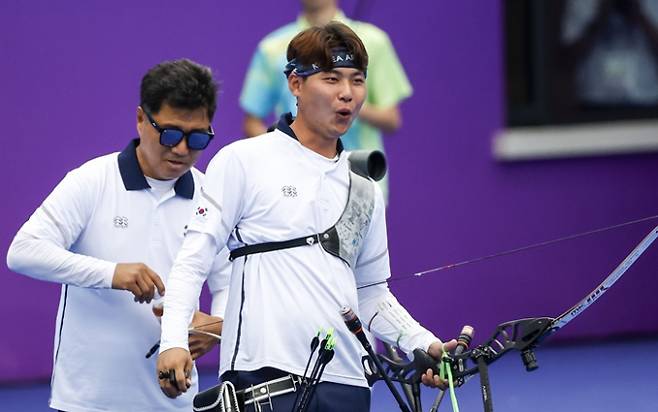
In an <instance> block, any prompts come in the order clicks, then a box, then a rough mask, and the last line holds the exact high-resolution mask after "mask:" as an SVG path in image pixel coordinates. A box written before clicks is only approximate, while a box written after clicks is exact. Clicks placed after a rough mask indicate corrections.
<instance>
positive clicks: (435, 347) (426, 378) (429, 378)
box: [420, 339, 457, 390]
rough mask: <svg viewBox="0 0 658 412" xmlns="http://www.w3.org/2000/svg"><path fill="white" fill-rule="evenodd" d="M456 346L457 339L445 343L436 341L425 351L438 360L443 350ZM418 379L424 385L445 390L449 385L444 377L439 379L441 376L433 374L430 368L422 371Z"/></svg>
mask: <svg viewBox="0 0 658 412" xmlns="http://www.w3.org/2000/svg"><path fill="white" fill-rule="evenodd" d="M456 347H457V341H456V340H455V339H453V340H451V341H449V342H445V343H442V342H440V341H437V342H434V343H432V344H431V345H430V347H429V349H428V350H427V353H429V354H430V356H432V357H433V358H434V359H436V360H438V361H440V360H441V356H443V352H450V351H452V350H454V349H455V348H456ZM420 380H421V381H422V382H423V384H424V385H426V386H429V387H431V388H439V389H441V390H445V389H446V388H447V387H448V385H449V382H448V381H447V380H446V379H441V377H440V376H439V375H438V374H435V373H434V372H433V371H432V369H428V370H427V371H426V372H425V373H423V375H422V376H421V377H420Z"/></svg>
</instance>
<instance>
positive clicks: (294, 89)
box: [288, 73, 304, 97]
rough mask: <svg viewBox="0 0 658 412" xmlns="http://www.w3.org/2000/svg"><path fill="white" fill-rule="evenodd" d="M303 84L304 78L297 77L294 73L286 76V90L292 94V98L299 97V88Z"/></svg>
mask: <svg viewBox="0 0 658 412" xmlns="http://www.w3.org/2000/svg"><path fill="white" fill-rule="evenodd" d="M303 84H304V78H303V77H300V76H298V75H297V74H295V73H291V74H290V76H288V89H289V90H290V93H292V95H293V96H295V97H299V95H300V93H301V87H302V85H303Z"/></svg>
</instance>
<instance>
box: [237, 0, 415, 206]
mask: <svg viewBox="0 0 658 412" xmlns="http://www.w3.org/2000/svg"><path fill="white" fill-rule="evenodd" d="M301 6H302V13H301V14H300V15H299V16H298V17H297V20H296V21H294V22H292V23H289V24H287V25H285V26H283V27H280V28H278V29H277V30H275V31H273V32H272V33H270V34H268V35H267V36H265V38H263V39H262V40H261V41H260V43H259V44H258V47H257V49H256V52H255V53H254V56H253V58H252V60H251V64H250V66H249V69H248V71H247V75H246V78H245V81H244V85H243V88H242V93H241V95H240V107H241V108H242V110H243V111H244V112H245V118H244V132H245V134H246V136H249V137H253V136H258V135H261V134H263V133H265V132H266V131H267V128H268V126H267V123H266V121H267V118H268V117H269V116H271V115H272V114H274V116H275V118H278V117H279V116H280V115H282V114H284V113H288V112H291V113H292V114H293V116H295V115H296V114H297V106H296V99H295V97H294V96H293V95H292V94H291V93H290V91H289V90H288V82H287V80H286V78H285V76H283V75H282V73H281V67H284V66H285V65H286V48H287V47H288V43H290V40H292V38H293V37H294V36H295V35H296V34H297V33H299V32H300V31H302V30H305V29H307V28H309V27H312V26H316V27H319V26H323V25H325V24H327V23H329V22H330V21H332V20H336V21H339V22H342V23H344V24H346V25H347V26H349V27H350V28H351V29H352V30H354V31H355V32H356V34H357V35H358V36H359V37H360V38H361V39H362V41H363V43H364V44H365V46H366V50H368V56H369V59H370V63H369V66H368V78H367V84H368V96H367V98H366V101H365V103H364V105H363V108H362V109H361V112H360V113H359V117H358V118H357V119H355V120H354V122H353V124H352V126H351V127H350V130H349V131H348V132H347V133H345V135H344V136H342V137H341V141H342V142H343V145H344V147H345V150H349V151H351V150H359V149H365V150H380V151H382V152H384V143H383V141H382V133H392V132H395V131H396V130H398V129H399V128H400V126H401V124H402V115H401V113H400V110H399V107H398V106H399V104H400V103H401V102H402V101H403V100H404V99H406V98H407V97H409V96H411V93H412V88H411V85H410V83H409V80H408V79H407V76H406V75H405V72H404V69H403V68H402V65H401V64H400V60H399V59H398V56H397V54H396V52H395V49H394V47H393V44H392V43H391V40H390V39H389V37H388V35H387V34H386V33H385V32H384V31H383V30H381V29H379V28H377V27H376V26H374V25H372V24H370V23H365V22H361V21H356V20H351V19H349V18H347V17H346V16H345V14H344V13H343V12H342V11H341V10H340V9H339V8H338V1H337V0H301ZM380 187H381V188H382V191H383V192H384V199H388V177H384V179H382V180H381V181H380Z"/></svg>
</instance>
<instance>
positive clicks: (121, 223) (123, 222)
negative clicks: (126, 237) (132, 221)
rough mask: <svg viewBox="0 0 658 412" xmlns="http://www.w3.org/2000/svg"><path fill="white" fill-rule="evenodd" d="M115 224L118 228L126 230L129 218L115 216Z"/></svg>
mask: <svg viewBox="0 0 658 412" xmlns="http://www.w3.org/2000/svg"><path fill="white" fill-rule="evenodd" d="M113 222H114V227H116V228H119V229H125V228H127V227H128V218H127V217H125V216H114V219H113Z"/></svg>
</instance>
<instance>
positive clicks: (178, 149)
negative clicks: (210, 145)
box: [171, 137, 190, 156]
mask: <svg viewBox="0 0 658 412" xmlns="http://www.w3.org/2000/svg"><path fill="white" fill-rule="evenodd" d="M171 151H172V152H173V153H175V154H176V155H178V156H187V155H188V154H189V153H190V148H189V147H188V146H187V137H183V138H182V139H181V141H180V142H178V144H177V145H176V146H174V147H172V148H171Z"/></svg>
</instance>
